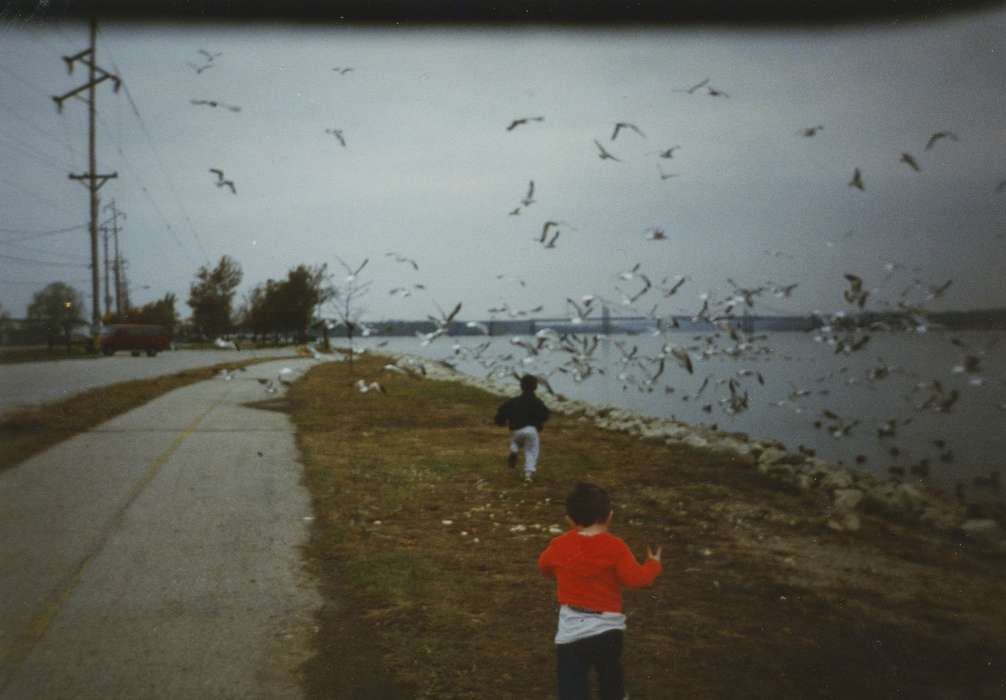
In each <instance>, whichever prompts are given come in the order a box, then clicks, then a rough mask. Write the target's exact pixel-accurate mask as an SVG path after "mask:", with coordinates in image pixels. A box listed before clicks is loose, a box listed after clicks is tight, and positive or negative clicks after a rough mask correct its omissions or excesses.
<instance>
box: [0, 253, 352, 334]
mask: <svg viewBox="0 0 1006 700" xmlns="http://www.w3.org/2000/svg"><path fill="white" fill-rule="evenodd" d="M242 278H243V272H242V270H241V265H240V264H239V263H238V262H237V261H236V260H235V259H234V258H232V257H230V256H229V255H224V256H221V258H220V260H219V261H218V262H217V263H216V265H213V266H212V267H211V266H208V265H203V266H201V267H199V269H198V270H196V273H195V279H194V280H193V282H192V283H191V285H190V287H189V298H188V300H187V302H186V303H187V305H188V306H189V307H190V308H191V310H192V316H191V319H190V320H189V321H188V322H187V323H183V322H182V320H181V318H180V317H179V314H178V310H177V309H176V308H175V305H176V302H177V298H176V296H175V295H174V294H171V293H168V294H165V295H164V297H162V298H160V299H158V300H156V301H153V302H150V303H148V304H144V305H143V306H138V307H128V308H126V309H125V310H124V311H123V313H121V314H116V313H114V312H113V313H108V314H105V316H103V317H102V322H103V323H105V324H112V323H142V324H153V325H158V326H162V327H164V328H165V329H166V330H167V331H168V333H169V334H170V335H173V336H174V335H176V334H185V335H195V336H202V337H204V338H207V339H212V338H217V337H220V336H223V335H228V334H230V333H234V332H235V331H242V332H247V333H251V334H252V335H253V336H254V337H256V338H262V339H265V338H270V337H271V338H272V339H274V340H278V339H279V338H280V337H284V338H295V339H297V340H303V339H304V338H305V337H306V336H307V335H308V333H309V332H310V330H311V328H312V327H313V326H314V325H315V324H316V323H318V321H319V319H318V313H319V311H320V309H321V307H322V306H323V305H324V304H326V303H328V302H330V301H333V300H336V299H338V298H339V297H340V294H341V292H342V290H341V289H340V287H338V286H336V285H333V284H332V282H331V275H330V274H329V272H328V266H327V265H326V264H321V265H315V266H311V265H305V264H301V265H297V266H295V267H293V268H291V269H290V270H289V271H288V272H287V274H286V277H285V278H281V279H275V280H274V279H268V280H266V281H265V282H263V283H261V284H259V285H257V286H255V287H254V288H252V289H251V291H249V292H248V293H247V294H246V295H245V298H244V300H243V301H242V302H241V303H240V304H237V303H236V302H235V297H236V295H237V288H238V286H239V285H240V284H241V281H242ZM353 291H356V290H355V289H354V290H353ZM358 298H359V294H358V293H357V294H356V295H355V296H352V295H351V300H352V302H353V304H352V308H350V305H340V306H339V307H338V308H337V309H336V315H337V316H340V318H341V316H342V315H343V313H342V312H343V311H346V315H347V319H346V320H349V314H350V312H354V313H355V312H357V309H356V307H355V305H356V301H357V300H358ZM343 306H345V307H346V308H345V309H343ZM8 318H9V314H8V313H7V312H5V311H3V309H2V307H0V323H3V322H4V320H5V319H8ZM26 318H27V321H28V323H29V325H30V326H31V327H33V328H34V329H36V330H37V331H38V332H39V333H41V334H44V336H45V338H46V339H47V341H48V344H49V347H50V349H51V348H52V347H53V346H54V344H55V343H56V342H59V341H61V340H62V341H65V342H66V344H67V346H69V344H70V342H71V334H72V333H75V332H76V331H75V329H78V328H79V327H82V326H85V325H86V324H87V321H86V318H85V310H84V300H83V296H82V295H81V293H80V292H79V291H77V290H76V289H74V288H73V287H72V286H70V285H68V284H66V283H64V282H53V283H51V284H49V285H47V286H46V287H45V288H43V289H42V290H40V291H38V292H36V293H35V294H34V296H33V297H32V301H31V303H29V305H28V309H27V314H26ZM322 325H323V330H324V333H325V336H326V338H327V332H328V328H327V326H326V325H324V324H322Z"/></svg>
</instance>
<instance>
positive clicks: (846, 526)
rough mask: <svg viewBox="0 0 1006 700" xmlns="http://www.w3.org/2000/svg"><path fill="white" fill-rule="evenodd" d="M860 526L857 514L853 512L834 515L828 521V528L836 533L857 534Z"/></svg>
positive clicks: (860, 522)
mask: <svg viewBox="0 0 1006 700" xmlns="http://www.w3.org/2000/svg"><path fill="white" fill-rule="evenodd" d="M861 526H862V521H861V520H860V518H859V513H857V512H856V511H853V510H850V511H843V512H841V513H836V514H835V515H833V516H832V517H831V518H829V519H828V527H829V528H831V529H832V530H835V531H836V532H857V531H858V530H859V528H860V527H861Z"/></svg>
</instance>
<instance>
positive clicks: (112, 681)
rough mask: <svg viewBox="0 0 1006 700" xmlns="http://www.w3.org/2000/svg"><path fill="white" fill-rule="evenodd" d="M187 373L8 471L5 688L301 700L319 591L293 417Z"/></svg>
mask: <svg viewBox="0 0 1006 700" xmlns="http://www.w3.org/2000/svg"><path fill="white" fill-rule="evenodd" d="M310 364H311V362H310V361H306V360H289V361H283V362H279V363H267V364H263V365H257V366H254V367H251V368H249V370H248V371H247V372H241V373H239V374H238V377H237V378H235V379H234V380H232V381H229V382H227V381H223V380H222V379H214V380H209V381H205V382H200V383H198V384H194V385H191V386H188V387H185V388H182V389H178V390H176V391H173V392H171V393H169V394H166V395H164V396H163V397H161V398H158V399H156V400H154V401H152V402H151V403H149V404H147V405H146V406H142V407H140V408H138V409H136V410H133V411H131V412H129V413H126V414H124V415H122V416H119V417H117V418H115V419H113V420H111V421H109V422H107V423H105V424H103V425H101V426H99V427H98V428H96V429H95V430H92V431H90V432H88V433H85V434H81V435H79V436H77V437H75V438H72V439H70V440H67V441H66V442H63V443H61V444H59V445H57V446H55V447H53V448H52V449H50V450H48V451H46V452H44V453H42V454H40V455H37V456H36V457H34V458H32V459H30V460H28V461H27V462H25V463H23V464H21V465H20V466H18V467H16V468H15V469H12V470H8V471H6V472H0V699H2V700H10V699H13V698H17V699H21V698H25V699H27V698H82V697H87V698H131V699H132V698H208V697H212V698H293V697H299V696H300V689H299V686H298V678H297V667H298V666H299V664H300V663H301V662H303V661H304V660H305V659H306V658H307V656H308V648H309V643H310V639H311V635H312V634H313V632H314V620H313V613H314V611H315V610H316V609H317V608H318V607H319V606H320V605H321V597H320V594H319V593H318V592H317V590H316V589H315V586H314V584H313V582H312V581H311V580H310V579H308V578H307V576H306V575H305V574H304V572H303V571H302V569H301V561H300V557H299V550H298V548H299V547H300V546H301V545H302V544H303V543H304V542H305V541H306V539H307V536H308V526H309V524H310V523H309V519H310V515H311V511H310V502H309V497H308V494H307V492H306V490H305V489H304V487H303V486H302V485H301V475H302V468H301V466H300V464H299V463H298V458H297V452H296V447H295V444H294V438H293V426H292V424H291V423H290V421H289V419H288V418H287V416H286V415H284V414H282V413H277V412H273V411H266V410H258V409H252V408H248V407H245V406H242V403H244V402H247V401H255V400H259V399H263V398H267V395H266V394H265V393H264V390H263V388H262V386H261V385H259V384H258V383H257V382H256V381H254V378H255V377H275V376H276V373H277V371H278V370H279V369H280V368H281V367H283V366H290V367H295V368H300V369H307V367H308V366H309V365H310Z"/></svg>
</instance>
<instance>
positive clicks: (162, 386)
mask: <svg viewBox="0 0 1006 700" xmlns="http://www.w3.org/2000/svg"><path fill="white" fill-rule="evenodd" d="M277 359H281V358H280V357H272V358H257V359H254V360H244V361H241V362H227V363H222V364H217V365H213V366H212V367H201V368H198V369H187V370H184V371H182V372H177V373H176V374H169V375H165V376H163V377H155V378H153V379H137V380H134V381H129V382H120V383H118V384H110V385H109V386H104V387H99V388H97V389H91V390H89V391H85V392H83V393H80V394H77V395H75V396H72V397H70V398H69V399H66V400H64V401H56V402H52V403H48V404H45V405H42V406H38V407H34V408H28V409H23V410H20V411H12V412H10V413H5V414H4V415H3V416H2V417H0V471H3V470H4V469H9V468H10V467H14V466H17V465H18V464H20V463H21V462H23V461H24V460H26V459H28V458H29V457H31V456H32V455H35V454H38V453H39V452H41V451H42V450H45V449H46V448H49V447H52V446H53V445H55V444H57V443H59V442H62V441H63V440H66V439H68V438H71V437H73V436H74V435H77V434H78V433H82V432H85V431H87V430H90V429H91V428H93V427H95V426H97V425H101V424H102V423H104V422H105V421H107V420H109V419H110V418H114V417H115V416H117V415H119V414H122V413H125V412H126V411H129V410H132V409H134V408H136V407H137V406H142V405H143V404H145V403H147V402H148V401H151V400H153V399H156V398H157V397H158V396H161V395H162V394H166V393H168V392H169V391H172V390H174V389H178V388H181V387H183V386H187V385H189V384H194V383H195V382H201V381H203V380H206V379H212V378H213V376H214V375H215V374H216V373H217V372H218V371H219V370H221V369H223V368H225V367H226V368H229V369H236V368H238V367H248V366H250V365H255V364H259V363H261V362H269V361H271V360H277Z"/></svg>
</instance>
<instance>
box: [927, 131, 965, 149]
mask: <svg viewBox="0 0 1006 700" xmlns="http://www.w3.org/2000/svg"><path fill="white" fill-rule="evenodd" d="M940 139H950V140H951V141H957V140H958V139H957V134H955V133H954V132H952V131H937V132H936V133H935V134H933V135H932V136H930V137H929V141H928V142H927V143H926V150H927V151H928V150H929V149H930V148H932V147H933V144H935V143H936V142H937V141H939V140H940Z"/></svg>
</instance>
